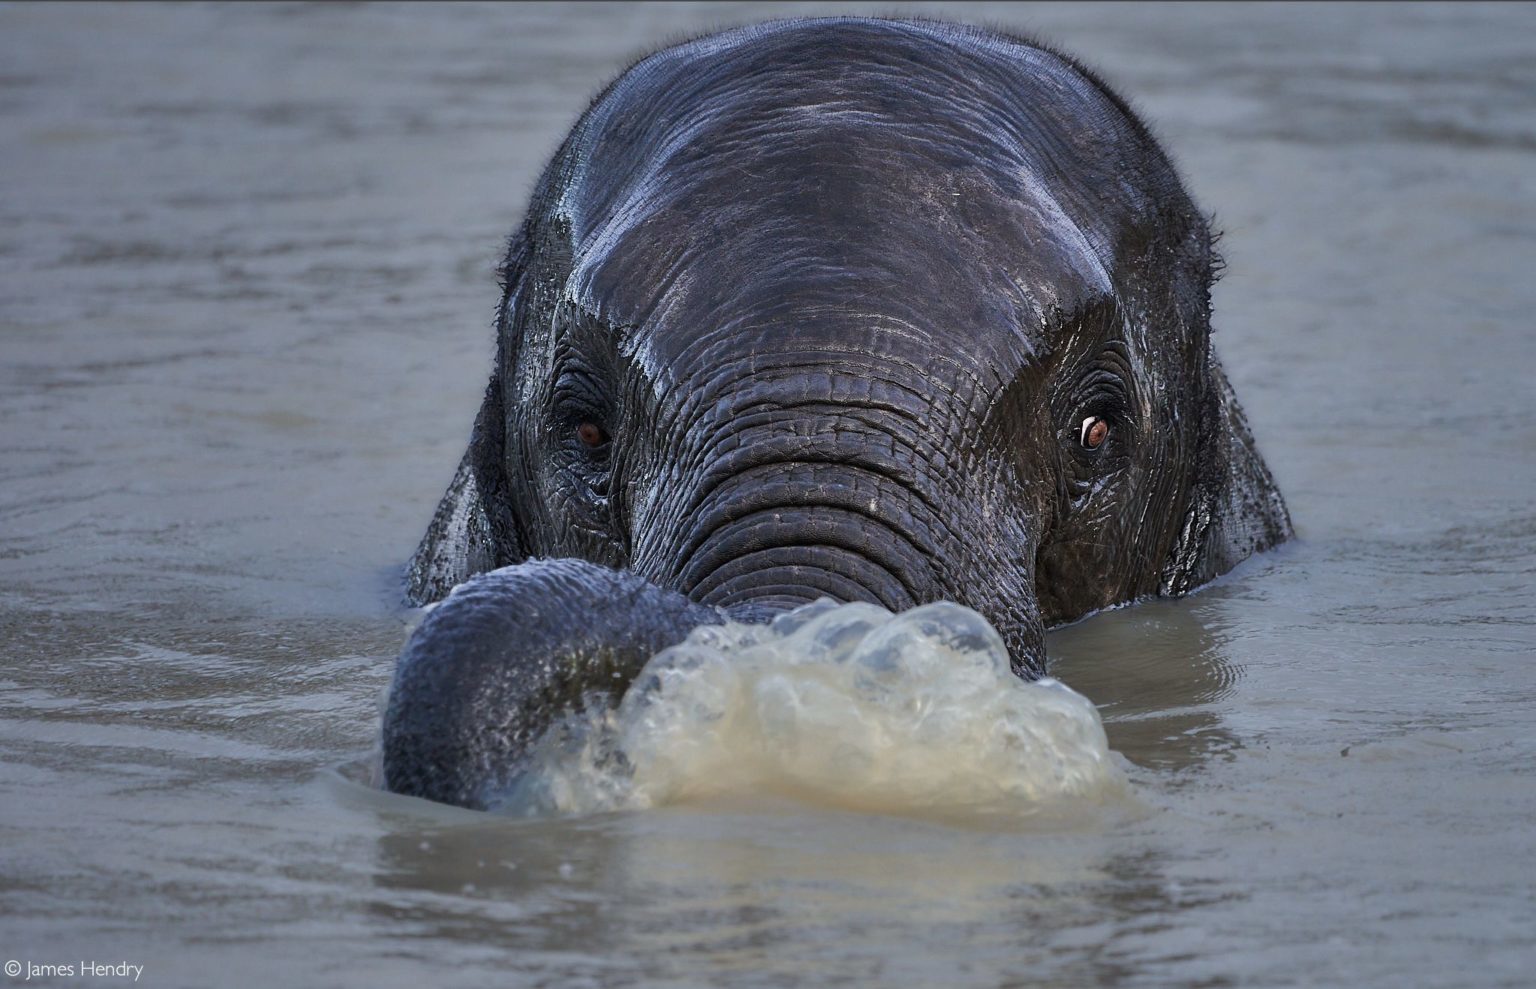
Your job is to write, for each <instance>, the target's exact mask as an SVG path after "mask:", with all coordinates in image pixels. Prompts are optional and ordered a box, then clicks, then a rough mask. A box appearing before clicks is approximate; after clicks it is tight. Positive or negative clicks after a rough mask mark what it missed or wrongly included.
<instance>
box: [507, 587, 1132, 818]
mask: <svg viewBox="0 0 1536 989" xmlns="http://www.w3.org/2000/svg"><path fill="white" fill-rule="evenodd" d="M1127 795H1128V794H1127V784H1126V780H1125V776H1124V774H1123V773H1122V771H1121V769H1120V768H1119V765H1118V764H1117V762H1116V757H1114V756H1113V755H1112V754H1111V753H1110V751H1109V747H1108V743H1107V741H1106V739H1105V735H1104V728H1103V725H1102V724H1101V722H1100V720H1099V716H1098V712H1097V711H1096V710H1095V709H1094V707H1093V705H1092V703H1090V702H1089V701H1088V699H1087V698H1085V697H1083V696H1082V695H1081V694H1078V693H1076V692H1074V691H1072V690H1071V689H1069V688H1068V687H1066V686H1065V685H1064V684H1061V683H1059V682H1058V681H1055V680H1052V679H1044V680H1040V681H1037V682H1034V683H1026V682H1024V681H1022V680H1020V679H1019V678H1018V677H1016V676H1014V675H1013V673H1012V672H1011V671H1010V670H1009V665H1008V651H1007V648H1006V647H1005V646H1004V644H1003V641H1002V639H1001V638H1000V637H999V636H998V634H997V632H996V631H995V630H994V629H993V628H992V627H991V626H990V625H989V624H987V621H986V620H985V619H984V618H982V617H981V616H980V615H979V614H977V613H976V612H974V611H972V610H970V609H969V608H964V607H961V606H959V605H955V604H949V603H939V604H931V605H925V606H923V607H920V608H915V609H913V610H911V611H907V612H903V613H901V614H897V615H893V614H892V613H891V612H889V611H886V610H885V609H883V608H880V607H877V606H875V605H870V604H847V605H837V604H834V603H833V602H831V601H828V600H822V601H818V602H816V603H815V604H810V605H806V606H805V607H802V608H799V609H796V610H795V611H792V612H788V613H786V614H783V615H780V616H778V617H777V618H775V619H774V620H773V621H772V622H771V623H769V624H767V625H742V624H734V623H733V624H726V625H717V626H702V627H700V628H697V629H695V630H694V631H693V633H692V634H690V635H689V637H688V638H687V639H686V640H685V641H683V642H682V643H680V644H678V645H676V646H673V647H671V648H669V649H666V650H664V651H662V652H660V653H658V654H657V655H656V656H655V657H654V658H653V659H652V660H651V661H650V663H648V664H647V665H646V667H645V669H644V670H643V671H642V672H641V674H640V676H639V677H638V678H637V679H636V681H635V683H634V685H633V686H632V687H631V688H630V690H629V692H628V693H627V694H626V695H625V697H624V700H623V701H622V703H621V704H620V705H619V706H618V707H617V709H612V710H600V711H595V712H588V713H586V714H584V715H582V716H580V717H576V718H570V719H567V720H566V721H564V722H562V723H560V724H558V725H557V726H555V727H554V728H552V729H551V730H550V731H549V732H548V733H546V735H545V736H544V738H543V739H542V740H541V741H540V743H539V744H538V745H537V746H536V747H535V750H534V752H533V754H532V756H531V759H530V764H529V769H528V771H527V772H526V773H525V774H524V775H523V776H522V777H520V779H519V780H518V781H517V783H515V784H514V785H513V787H512V788H511V789H510V790H509V791H508V792H507V793H506V794H505V796H504V798H503V799H502V800H501V801H499V802H498V807H499V809H500V810H502V811H503V812H510V813H525V814H535V813H593V812H599V811H607V810H620V809H636V808H646V807H657V806H663V805H669V804H678V803H694V802H700V801H709V800H714V799H722V798H723V799H731V798H740V797H749V798H770V799H776V798H786V797H787V798H791V799H795V800H801V801H809V802H811V803H815V804H822V805H827V806H832V807H838V808H847V809H854V810H863V811H877V812H888V813H909V814H918V815H934V816H941V817H955V816H960V817H969V816H986V817H993V816H1005V817H1010V818H1039V817H1048V818H1052V819H1055V818H1056V817H1059V816H1061V814H1062V813H1063V812H1068V811H1073V812H1076V813H1074V814H1073V816H1081V814H1080V812H1081V811H1083V810H1084V809H1091V808H1092V807H1098V806H1102V805H1104V804H1106V803H1110V802H1119V801H1121V800H1123V799H1124V798H1125V797H1126V796H1127Z"/></svg>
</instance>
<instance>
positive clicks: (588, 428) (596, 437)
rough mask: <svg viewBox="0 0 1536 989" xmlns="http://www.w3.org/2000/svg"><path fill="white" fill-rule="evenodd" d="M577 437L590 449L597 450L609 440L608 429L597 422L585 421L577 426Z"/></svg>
mask: <svg viewBox="0 0 1536 989" xmlns="http://www.w3.org/2000/svg"><path fill="white" fill-rule="evenodd" d="M576 438H577V439H579V440H581V442H582V445H584V446H585V447H586V448H587V449H589V450H596V449H597V448H598V447H600V446H602V445H603V444H604V443H607V442H608V431H607V430H606V429H604V428H603V427H602V426H599V425H598V424H597V423H595V422H584V423H582V424H581V425H579V426H577V427H576Z"/></svg>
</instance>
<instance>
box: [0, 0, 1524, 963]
mask: <svg viewBox="0 0 1536 989" xmlns="http://www.w3.org/2000/svg"><path fill="white" fill-rule="evenodd" d="M796 9H799V10H800V11H801V12H804V9H801V8H792V7H788V6H785V5H772V4H747V5H709V4H683V5H676V6H672V5H665V6H652V7H634V8H631V7H614V6H607V5H604V6H600V7H540V6H521V5H518V6H507V7H469V8H463V7H460V8H452V7H450V8H443V7H437V6H433V7H420V8H417V7H394V6H390V7H362V8H356V7H350V6H347V7H339V6H338V7H291V6H244V7H189V6H174V7H148V6H135V7H117V6H111V7H107V6H89V7H62V8H61V7H53V6H32V5H6V6H4V7H0V124H3V128H4V130H3V133H4V134H5V140H4V153H3V154H0V189H3V190H4V191H3V193H0V956H3V958H0V961H3V960H7V959H12V958H15V959H19V960H22V961H24V962H25V961H31V962H33V963H39V964H42V963H75V962H77V961H78V960H80V959H87V960H97V961H103V962H111V961H122V960H126V961H129V962H132V963H135V964H142V965H144V966H145V972H144V977H143V979H142V980H141V982H142V983H143V984H153V985H189V986H190V985H208V984H220V985H231V984H232V985H257V984H283V983H287V984H298V985H342V984H358V983H363V982H367V983H369V984H378V985H417V984H421V983H423V982H426V983H428V984H434V985H460V984H462V985H477V986H478V985H484V984H487V983H488V982H491V981H492V980H495V981H498V982H502V983H506V984H513V985H558V986H579V985H629V984H646V985H680V986H681V985H704V984H734V985H790V984H804V985H824V984H836V983H854V984H880V985H914V986H918V985H937V984H943V985H958V986H970V985H974V986H998V985H1028V984H1051V985H1062V984H1100V985H1122V984H1123V985H1165V984H1207V985H1221V984H1234V983H1243V984H1264V985H1283V984H1300V985H1312V984H1348V985H1370V986H1399V985H1405V984H1415V985H1427V984H1432V985H1435V984H1437V985H1452V984H1454V985H1489V986H1491V985H1518V984H1524V983H1525V982H1526V981H1527V980H1528V979H1529V972H1530V971H1531V970H1532V968H1533V967H1536V847H1533V846H1536V840H1533V825H1536V773H1533V766H1536V733H1533V731H1532V727H1531V726H1532V722H1533V713H1536V672H1533V668H1532V667H1533V653H1536V627H1533V625H1536V593H1533V592H1536V579H1533V573H1536V505H1533V499H1532V491H1533V490H1536V386H1533V382H1536V375H1533V373H1532V366H1533V360H1536V333H1533V332H1532V330H1531V318H1530V313H1531V312H1532V310H1533V308H1536V280H1533V279H1532V278H1531V275H1530V273H1531V271H1532V268H1533V261H1536V57H1533V51H1532V42H1531V38H1532V37H1536V9H1533V8H1531V7H1528V6H1524V7H1522V6H1512V5H1511V6H1504V5H1497V6H1487V7H1483V6H1468V5H1456V6H1434V5H1414V6H1407V7H1397V8H1393V7H1380V6H1360V7H1343V8H1340V7H1336V6H1326V7H1296V6H1282V7H1258V8H1252V7H1242V8H1224V7H1214V6H1209V5H1195V6H1187V7H1171V8H1158V7H1132V8H1124V7H1105V6H1098V5H1089V6H1087V7H1081V8H1077V7H1074V8H1052V7H1032V6H1012V5H1010V6H1006V7H988V6H984V5H961V4H956V5H947V6H944V7H943V8H942V10H941V11H940V8H937V7H935V8H931V9H933V10H934V11H935V12H942V13H944V14H946V15H948V16H951V17H965V18H970V19H974V20H980V21H988V22H994V23H1002V24H1006V25H1009V26H1014V27H1019V28H1023V29H1026V30H1032V31H1036V32H1039V33H1041V34H1043V35H1045V36H1047V37H1049V38H1051V39H1052V40H1054V41H1055V42H1056V43H1058V44H1059V45H1061V46H1062V47H1064V48H1066V49H1067V50H1069V51H1072V52H1074V53H1077V54H1079V55H1081V56H1082V57H1083V58H1085V59H1086V60H1087V61H1089V62H1090V63H1091V64H1093V65H1095V66H1097V67H1099V68H1100V69H1102V70H1103V72H1104V74H1105V75H1106V76H1107V77H1108V78H1109V79H1110V80H1111V81H1112V82H1113V83H1114V84H1116V85H1118V86H1119V87H1120V89H1121V90H1122V91H1123V92H1125V93H1126V94H1127V95H1129V96H1130V97H1131V98H1132V99H1133V100H1134V102H1135V103H1136V105H1137V106H1138V107H1139V108H1140V109H1141V110H1142V111H1143V112H1144V113H1145V115H1146V116H1147V117H1148V118H1149V119H1150V120H1151V122H1152V124H1153V126H1154V129H1155V131H1156V132H1157V133H1158V134H1159V135H1160V136H1161V137H1162V139H1163V140H1164V142H1165V143H1166V144H1167V146H1168V147H1169V148H1170V150H1171V151H1172V153H1173V154H1174V156H1175V158H1176V160H1177V161H1178V162H1179V164H1180V166H1181V168H1182V170H1183V172H1184V174H1185V177H1186V179H1187V181H1188V183H1189V185H1190V187H1191V189H1192V190H1193V192H1194V194H1195V196H1196V198H1197V200H1198V201H1199V202H1200V203H1202V204H1203V206H1204V207H1205V208H1206V209H1208V210H1210V211H1212V212H1213V213H1214V214H1215V216H1216V218H1217V223H1218V225H1219V226H1220V227H1222V228H1223V229H1224V230H1225V231H1226V238H1225V240H1224V242H1223V249H1224V252H1225V254H1226V256H1227V259H1228V261H1229V263H1230V268H1229V271H1228V274H1227V276H1226V278H1225V279H1224V280H1223V281H1222V282H1221V284H1220V285H1219V286H1218V289H1217V293H1216V314H1217V315H1216V323H1217V328H1218V332H1217V341H1218V344H1217V345H1218V348H1219V349H1220V352H1221V354H1222V356H1223V359H1224V361H1225V362H1226V366H1227V368H1228V371H1229V373H1230V375H1231V377H1232V379H1233V383H1234V385H1235V387H1236V389H1237V392H1238V394H1239V396H1240V397H1241V398H1242V400H1243V402H1244V404H1245V406H1246V407H1247V410H1248V413H1249V417H1250V419H1251V421H1252V424H1253V427H1254V430H1255V433H1256V434H1257V436H1258V438H1259V442H1260V444H1261V446H1262V448H1263V450H1264V452H1265V455H1266V457H1267V459H1268V461H1269V463H1270V465H1271V467H1272V468H1273V470H1274V472H1275V475H1276V477H1277V478H1278V480H1279V482H1280V484H1281V487H1282V488H1283V490H1284V492H1285V494H1286V496H1287V498H1288V500H1289V503H1290V507H1291V510H1292V513H1293V515H1294V516H1295V518H1296V521H1297V528H1298V532H1299V536H1300V538H1299V539H1298V540H1297V541H1296V542H1295V543H1293V544H1291V545H1288V546H1287V547H1285V548H1283V549H1281V550H1279V551H1278V552H1275V553H1271V554H1268V555H1266V556H1264V557H1261V558H1258V559H1255V560H1253V561H1251V562H1249V563H1247V564H1245V565H1243V566H1242V567H1240V568H1239V569H1238V570H1237V571H1236V572H1234V573H1233V574H1231V575H1229V576H1228V577H1226V578H1224V579H1222V580H1221V581H1219V582H1218V583H1217V584H1215V585H1214V586H1212V587H1210V588H1208V589H1207V590H1205V591H1203V592H1202V593H1200V594H1198V595H1196V596H1194V597H1192V598H1189V599H1187V600H1184V601H1179V602H1153V603H1149V604H1146V605H1142V606H1139V607H1135V608H1129V609H1124V610H1120V611H1115V612H1111V613H1107V614H1103V615H1099V616H1097V617H1094V618H1092V619H1091V620H1088V621H1086V622H1083V623H1080V624H1078V625H1076V626H1073V627H1071V628H1067V629H1063V630H1059V631H1057V632H1055V633H1053V634H1052V636H1051V638H1050V643H1049V649H1050V651H1051V653H1052V655H1053V657H1054V660H1055V665H1054V667H1053V672H1054V673H1055V674H1056V675H1057V676H1059V677H1060V678H1061V679H1062V680H1064V681H1065V682H1066V683H1068V684H1070V685H1071V686H1072V687H1073V688H1074V689H1076V690H1078V691H1080V692H1082V693H1083V694H1085V695H1087V696H1088V697H1089V698H1091V699H1092V700H1093V701H1094V702H1095V703H1096V704H1097V705H1098V706H1099V710H1100V713H1101V715H1102V717H1103V719H1104V722H1105V725H1106V728H1107V730H1108V736H1109V743H1110V745H1111V746H1112V747H1113V748H1114V749H1116V750H1117V751H1118V752H1120V753H1121V754H1122V755H1123V756H1125V757H1126V759H1127V760H1128V761H1129V764H1130V766H1131V767H1132V768H1131V785H1132V787H1133V789H1134V791H1135V793H1136V796H1137V799H1138V800H1140V801H1141V802H1142V803H1143V804H1145V805H1146V807H1147V808H1148V812H1147V813H1144V814H1139V815H1131V816H1129V817H1127V818H1125V819H1119V818H1115V819H1105V820H1103V821H1102V822H1100V824H1099V825H1097V826H1087V827H1082V828H1076V829H1067V830H1058V831H1047V832H1045V833H1039V832H1028V831H1025V832H1019V831H1011V830H1008V829H996V828H986V827H961V826H955V825H953V824H946V823H940V822H933V821H924V820H917V819H911V818H904V817H898V816H888V815H871V814H855V813H846V812H837V811H833V810H829V809H823V810H815V809H810V808H807V807H796V806H793V805H786V806H782V807H778V808H774V809H771V810H765V809H762V808H732V807H728V806H727V807H715V808H711V809H705V810H701V809H693V810H689V809H678V808H672V809H661V810H655V811H649V812H643V813H618V814H607V815H597V816H591V817H585V818H580V819H577V820H571V821H560V822H548V821H511V820H506V819H501V818H493V817H489V816H486V815H478V814H471V813H468V812H463V811H456V810H453V809H448V808H440V807H434V806H430V805H427V804H423V803H420V802H416V801H410V800H405V799H401V798H397V797H393V796H390V795H387V794H382V793H378V792H374V791H371V790H369V789H367V788H366V787H364V786H362V785H360V784H358V783H357V782H355V780H354V779H352V778H351V777H350V775H349V773H348V771H347V769H346V768H345V767H348V766H354V765H356V764H358V763H359V762H360V761H361V760H363V759H365V758H366V756H367V753H368V752H369V749H370V747H371V745H372V741H373V733H374V731H375V730H376V724H377V699H378V695H379V693H380V691H381V690H382V688H383V687H384V685H385V684H386V683H387V680H388V677H389V671H390V666H391V663H392V661H393V657H394V655H395V653H396V652H397V650H398V649H399V647H400V645H401V643H402V642H403V638H404V634H405V629H406V623H407V621H408V620H409V616H408V615H407V614H405V613H403V612H402V611H401V610H400V609H399V607H398V605H397V593H398V579H399V572H400V571H399V568H400V564H401V563H402V562H403V561H404V560H405V559H406V558H407V556H408V555H409V553H410V551H411V549H412V548H413V546H414V544H415V541H416V539H417V538H418V537H419V536H420V534H421V532H422V530H423V528H424V526H425V524H426V522H427V520H428V518H429V517H430V513H431V510H432V508H433V506H434V504H435V501H436V498H437V497H438V495H439V494H440V493H441V490H442V488H443V487H444V485H445V484H446V482H447V480H448V478H449V476H450V474H451V472H452V470H453V468H454V465H455V464H456V462H457V458H458V456H459V454H460V452H461V451H462V448H463V444H464V440H465V436H466V433H467V429H468V425H469V423H470V420H471V418H472V416H473V414H474V411H475V408H476V407H477V405H478V401H479V395H480V390H481V387H482V385H483V381H484V378H485V376H486V375H487V374H488V371H489V362H490V357H491V352H492V350H491V336H490V329H489V327H490V318H491V309H492V306H493V304H494V302H495V295H496V290H495V287H494V280H493V275H492V269H493V267H494V265H495V263H496V261H497V260H498V254H499V251H500V249H501V246H502V243H503V240H504V238H505V236H506V234H507V232H508V231H509V230H510V229H511V227H512V225H513V224H514V222H515V221H516V220H517V218H518V216H519V212H520V210H521V209H522V205H523V200H524V197H525V196H526V194H527V192H528V191H529V189H530V187H531V185H532V183H533V180H534V178H535V175H536V173H537V170H538V168H539V167H540V165H541V164H542V161H543V160H544V158H545V157H546V156H547V155H548V154H549V153H550V152H552V150H553V149H554V147H555V144H556V143H557V142H558V140H559V139H560V137H561V136H562V135H563V133H564V131H565V129H566V128H567V127H568V126H569V124H570V123H571V121H572V120H573V119H574V117H575V115H576V114H577V113H579V112H580V110H581V109H582V108H583V107H584V106H585V104H586V101H587V100H588V99H589V98H590V96H591V94H592V93H593V92H594V91H595V90H596V89H597V88H598V86H599V85H601V84H602V83H603V82H605V81H606V80H607V79H608V78H609V77H611V76H612V75H613V74H614V73H615V72H617V71H618V70H619V69H620V68H621V67H622V66H623V65H624V64H625V62H626V61H627V60H628V59H629V58H630V57H631V56H633V55H635V54H637V53H638V52H640V51H642V50H644V49H645V48H646V47H648V46H651V45H655V44H659V43H661V42H664V41H666V40H669V39H672V38H674V37H677V36H679V35H680V34H684V33H687V32H694V31H698V30H702V29H705V28H708V27H712V26H719V25H724V24H729V23H737V22H742V21H747V20H752V19H757V18H760V17H763V16H766V15H769V14H772V13H783V12H787V11H791V10H796ZM816 9H817V10H832V9H858V8H853V7H848V6H846V5H827V6H825V7H818V8H816ZM881 9H891V8H890V7H889V6H882V8H881ZM912 9H924V8H921V7H918V8H912ZM37 981H38V980H34V983H36V982H37ZM53 984H58V982H57V981H56V982H55V983H53Z"/></svg>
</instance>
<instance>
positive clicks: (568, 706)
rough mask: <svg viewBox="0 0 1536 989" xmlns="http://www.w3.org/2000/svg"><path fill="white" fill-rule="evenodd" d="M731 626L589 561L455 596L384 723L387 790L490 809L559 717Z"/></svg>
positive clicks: (503, 575) (409, 658) (529, 571)
mask: <svg viewBox="0 0 1536 989" xmlns="http://www.w3.org/2000/svg"><path fill="white" fill-rule="evenodd" d="M722 621H724V616H723V615H722V614H721V613H720V612H719V611H717V610H716V609H714V608H711V607H708V606H705V605H701V604H697V603H695V602H693V601H690V600H688V599H687V598H685V597H683V596H682V595H680V594H677V593H674V592H671V591H666V590H663V589H662V588H659V587H657V586H656V585H654V584H652V583H650V582H648V581H646V580H643V579H641V578H639V577H636V576H635V575H633V574H629V573H621V572H619V571H615V570H610V569H608V568H606V567H602V566H599V565H597V564H594V563H589V562H587V561H585V560H573V559H563V560H531V561H529V562H527V563H522V564H519V565H517V566H512V567H505V568H503V569H501V570H495V571H492V572H491V573H487V574H481V575H480V576H478V577H475V578H473V579H472V580H470V581H468V582H467V583H465V584H462V585H460V586H459V587H457V588H455V589H454V592H453V593H452V594H451V595H449V596H448V597H447V598H446V599H445V600H444V601H443V602H442V603H440V604H438V605H437V606H436V607H434V608H433V609H432V610H431V611H430V612H429V613H428V614H427V616H426V618H425V619H423V621H422V623H421V624H420V625H419V626H417V628H416V630H415V632H414V633H413V634H412V636H411V638H410V641H409V642H407V643H406V647H405V650H404V651H403V652H402V653H401V654H400V659H399V662H398V663H397V664H396V667H395V677H394V682H393V684H392V685H391V687H390V695H389V703H388V706H387V708H386V711H385V714H384V721H383V738H382V749H383V769H384V782H385V785H386V786H387V787H388V788H389V789H390V790H393V791H394V792H396V793H403V794H407V795H409V796H416V797H424V798H426V799H428V800H435V801H438V802H440V803H448V804H457V805H459V806H461V807H470V808H475V809H483V808H485V807H486V806H487V804H488V803H489V802H490V801H491V800H492V799H493V798H494V796H495V794H496V793H497V792H498V790H501V789H503V788H505V787H506V786H507V785H508V784H509V783H510V782H511V781H512V780H513V779H514V778H515V777H516V776H517V775H518V773H519V772H520V771H521V770H522V768H523V762H524V759H525V757H526V756H527V754H528V751H529V748H530V747H531V746H532V744H533V743H534V741H535V740H537V738H538V737H539V735H540V734H542V733H543V731H544V730H545V729H546V728H548V727H549V725H550V724H551V723H552V722H554V721H555V720H556V719H557V718H559V717H561V716H562V715H564V714H567V713H574V712H575V711H578V710H580V709H581V708H582V707H584V706H585V705H587V704H590V703H592V702H593V701H594V700H596V701H601V700H607V701H609V702H612V701H614V700H617V698H618V697H619V696H620V695H621V694H622V693H623V691H624V689H625V688H626V687H628V686H629V684H630V682H631V681H633V680H634V678H635V676H636V675H637V674H638V673H639V672H640V670H641V668H642V667H644V666H645V664H646V662H647V661H649V660H650V658H651V657H652V656H653V655H655V654H656V653H657V652H659V651H661V650H662V649H664V648H666V647H667V646H670V645H673V644H674V643H677V642H681V641H682V640H683V639H684V638H686V637H687V635H688V633H689V632H690V631H691V630H692V629H693V628H695V627H696V626H699V625H704V624H718V623H720V622H722Z"/></svg>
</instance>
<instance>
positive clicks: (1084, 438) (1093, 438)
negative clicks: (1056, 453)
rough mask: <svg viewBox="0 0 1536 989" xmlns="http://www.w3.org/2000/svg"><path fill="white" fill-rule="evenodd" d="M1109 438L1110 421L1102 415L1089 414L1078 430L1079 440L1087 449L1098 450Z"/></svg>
mask: <svg viewBox="0 0 1536 989" xmlns="http://www.w3.org/2000/svg"><path fill="white" fill-rule="evenodd" d="M1107 439H1109V422H1108V421H1107V420H1105V419H1104V418H1103V417H1102V416H1089V417H1088V418H1086V419H1084V420H1083V425H1082V427H1081V429H1079V430H1078V434H1077V440H1078V442H1079V443H1081V444H1082V445H1083V449H1085V450H1097V449H1098V448H1099V447H1101V446H1103V445H1104V441H1105V440H1107Z"/></svg>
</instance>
